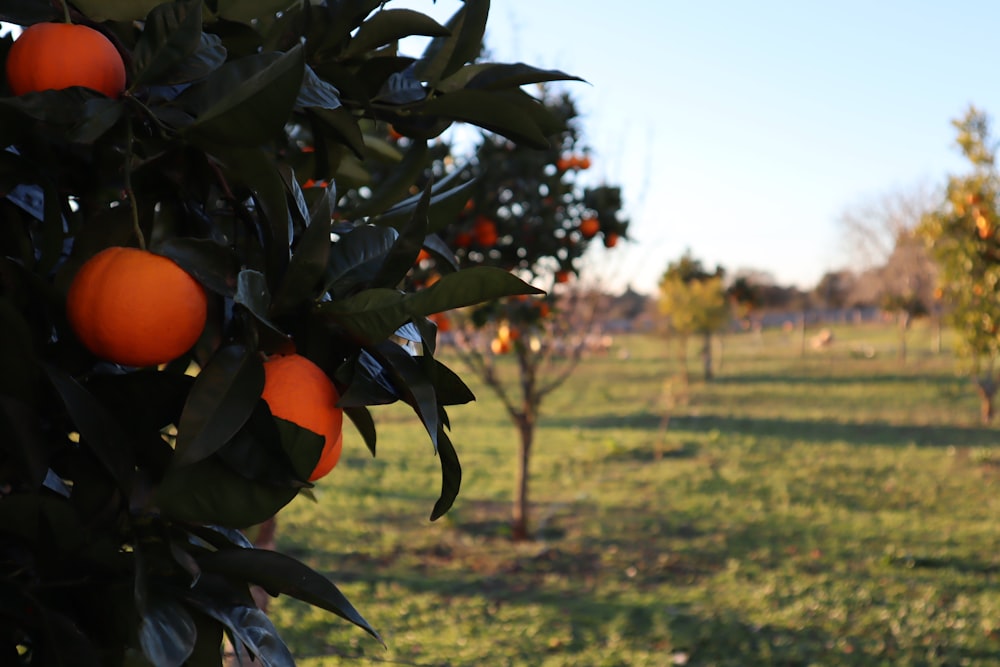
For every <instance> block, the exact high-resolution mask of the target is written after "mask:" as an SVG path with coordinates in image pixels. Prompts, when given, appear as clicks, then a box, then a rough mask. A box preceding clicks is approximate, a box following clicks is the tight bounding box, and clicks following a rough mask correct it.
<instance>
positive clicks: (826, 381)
mask: <svg viewBox="0 0 1000 667" xmlns="http://www.w3.org/2000/svg"><path fill="white" fill-rule="evenodd" d="M914 381H919V382H920V384H922V385H927V386H932V387H937V388H938V389H939V390H940V391H945V392H953V391H965V390H967V389H969V387H971V386H972V384H971V382H970V381H969V380H968V379H967V378H961V377H955V376H953V375H924V374H919V373H913V374H908V373H874V374H872V375H825V374H820V373H817V374H816V375H806V374H801V373H800V372H798V371H796V372H789V373H788V374H784V373H739V374H734V375H718V376H716V377H715V378H713V379H712V384H714V385H745V384H778V385H828V386H831V387H832V386H836V385H878V384H900V383H911V382H914Z"/></svg>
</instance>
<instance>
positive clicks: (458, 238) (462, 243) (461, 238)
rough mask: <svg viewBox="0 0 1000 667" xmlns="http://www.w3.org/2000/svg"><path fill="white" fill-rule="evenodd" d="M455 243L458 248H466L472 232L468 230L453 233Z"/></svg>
mask: <svg viewBox="0 0 1000 667" xmlns="http://www.w3.org/2000/svg"><path fill="white" fill-rule="evenodd" d="M455 245H456V246H457V247H459V248H468V247H469V246H470V245H472V234H470V233H469V232H459V233H458V234H455Z"/></svg>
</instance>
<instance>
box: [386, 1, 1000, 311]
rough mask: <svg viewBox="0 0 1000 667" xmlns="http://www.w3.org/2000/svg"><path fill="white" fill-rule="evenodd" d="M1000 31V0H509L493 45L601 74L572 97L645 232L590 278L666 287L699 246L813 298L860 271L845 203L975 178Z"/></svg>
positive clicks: (501, 7) (995, 98)
mask: <svg viewBox="0 0 1000 667" xmlns="http://www.w3.org/2000/svg"><path fill="white" fill-rule="evenodd" d="M389 6H390V7H399V6H409V7H413V8H415V9H419V10H421V11H424V12H425V13H428V14H431V15H433V16H435V17H436V18H438V19H439V20H441V21H444V20H445V19H446V18H447V17H448V16H450V15H451V13H453V12H454V11H455V9H456V8H457V7H459V6H460V4H459V2H458V0H438V2H437V3H431V2H430V0H426V1H424V2H421V1H420V0H405V1H397V2H391V3H390V4H389ZM995 25H1000V3H991V2H985V1H983V2H971V1H968V0H953V1H951V2H948V3H944V2H930V1H921V0H910V1H903V0H890V1H880V2H872V1H871V0H865V1H862V0H844V1H842V2H838V3H820V2H802V1H798V2H793V1H791V0H781V1H777V0H774V1H765V2H761V3H746V2H737V1H735V0H720V1H716V2H703V3H694V2H681V1H679V0H665V1H663V2H627V1H626V2H619V3H607V2H598V1H597V0H574V1H573V2H566V1H558V0H530V1H529V0H505V1H502V2H501V1H496V2H493V3H492V9H491V12H490V21H489V24H488V29H487V45H488V48H489V49H490V51H491V53H492V54H493V56H494V59H495V60H498V61H501V62H508V61H524V62H527V63H530V64H533V65H538V66H542V67H546V68H557V69H562V70H564V71H566V72H568V73H571V74H575V75H578V76H580V77H582V78H584V79H586V80H587V81H588V83H587V84H583V83H574V84H568V87H569V90H570V91H571V93H573V95H574V97H575V99H576V100H577V102H578V104H579V107H580V109H581V111H582V112H583V116H584V120H583V133H584V139H585V141H586V142H587V143H588V144H589V145H590V146H591V147H592V148H593V151H594V154H595V159H594V165H595V166H594V168H593V170H592V172H593V173H591V174H590V177H591V178H594V179H596V180H599V179H601V178H606V179H607V181H608V182H610V183H616V184H620V185H621V186H622V187H623V196H624V200H625V207H626V213H627V214H628V217H629V218H630V219H631V221H632V226H631V230H630V234H631V236H632V239H633V240H632V242H631V243H629V244H627V245H626V246H625V247H624V248H621V249H616V250H615V251H614V252H611V253H604V252H601V251H598V252H595V253H594V255H593V256H592V257H591V258H590V259H591V261H592V262H593V263H594V264H596V265H598V266H597V267H596V269H595V270H594V271H591V272H592V273H594V272H599V271H607V272H608V273H609V280H611V281H612V282H614V283H616V284H618V285H619V286H622V287H623V286H624V285H625V284H631V285H632V286H633V287H635V288H636V289H638V290H639V291H643V292H653V291H655V288H656V283H657V280H658V278H659V276H660V274H661V273H662V272H663V270H664V269H665V268H666V265H667V263H668V262H669V261H671V260H673V259H676V258H678V257H680V256H681V254H682V253H683V252H684V251H685V250H687V249H690V250H691V252H692V254H693V255H694V256H695V257H697V258H699V259H701V260H702V261H703V262H705V264H706V265H708V266H710V267H714V266H715V265H716V264H720V265H722V266H723V267H724V268H726V270H727V271H728V272H730V273H733V272H736V271H738V270H740V269H754V270H759V271H765V272H768V273H770V274H771V275H773V276H774V278H775V279H776V280H777V282H778V283H780V284H783V285H793V284H794V285H798V286H800V287H803V288H811V287H812V286H813V285H815V284H816V282H818V280H819V279H820V277H821V276H822V275H823V274H824V273H825V272H826V271H830V270H836V269H840V268H843V267H845V266H846V265H847V264H848V262H849V257H848V255H847V253H846V250H845V246H844V243H843V241H842V237H843V235H842V234H841V232H840V230H839V227H838V224H837V219H838V217H839V216H840V214H841V212H842V211H843V210H845V209H846V208H847V207H849V206H851V205H856V204H858V203H859V202H861V201H863V200H866V199H870V198H872V197H876V196H878V195H879V194H881V193H886V192H889V191H892V190H896V189H900V188H907V187H911V186H913V185H914V184H916V183H920V182H923V183H929V184H941V183H943V182H944V181H945V179H946V178H947V175H948V174H949V173H957V172H960V171H962V170H963V169H964V165H963V164H962V161H961V158H960V156H959V154H958V152H957V150H956V149H955V148H954V131H953V128H952V125H951V120H952V119H954V118H956V117H958V116H959V115H961V114H962V113H963V112H964V111H965V110H966V109H967V108H968V106H969V105H970V104H974V105H976V106H977V107H979V108H980V109H982V110H984V111H986V112H987V113H989V114H990V115H995V114H1000V81H998V78H1000V77H998V76H997V74H998V69H997V68H998V64H1000V42H998V40H996V39H995V38H994V35H993V34H992V31H991V30H990V27H991V26H995ZM602 250H603V249H602Z"/></svg>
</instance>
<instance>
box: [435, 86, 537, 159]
mask: <svg viewBox="0 0 1000 667" xmlns="http://www.w3.org/2000/svg"><path fill="white" fill-rule="evenodd" d="M532 100H534V98H532V97H531V96H530V95H527V94H526V93H524V92H523V91H521V90H516V91H509V92H501V91H494V90H470V89H463V90H456V91H454V92H451V93H447V94H445V95H440V96H438V97H435V98H434V99H431V100H428V101H427V102H425V103H424V104H422V105H421V106H420V107H419V113H420V114H421V115H425V116H440V117H443V118H449V119H451V120H457V121H462V122H466V123H472V124H473V125H478V126H479V127H481V128H483V129H486V130H489V131H490V132H495V133H496V134H499V135H501V136H504V137H507V138H508V139H511V140H512V141H515V142H517V143H519V144H525V145H527V146H530V147H532V148H538V149H546V148H549V147H550V144H549V140H548V137H547V136H546V134H545V132H544V131H543V127H542V126H540V125H539V123H538V120H537V118H536V117H535V112H536V111H544V107H542V105H541V103H540V102H538V101H537V100H534V101H532ZM531 105H534V106H537V107H539V109H538V110H536V109H533V108H532V106H531Z"/></svg>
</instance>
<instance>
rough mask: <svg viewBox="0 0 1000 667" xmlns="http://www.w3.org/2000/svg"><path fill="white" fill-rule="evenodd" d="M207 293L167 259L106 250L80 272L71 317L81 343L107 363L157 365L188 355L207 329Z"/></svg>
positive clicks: (71, 289)
mask: <svg viewBox="0 0 1000 667" xmlns="http://www.w3.org/2000/svg"><path fill="white" fill-rule="evenodd" d="M207 313H208V298H207V296H206V295H205V289H204V288H203V287H202V286H201V285H200V284H199V283H198V281H196V280H195V279H194V278H192V277H191V276H190V275H189V274H188V273H187V272H186V271H184V269H182V268H181V267H179V266H178V265H177V264H175V263H174V262H173V260H170V259H168V258H166V257H164V256H162V255H156V254H154V253H152V252H149V251H148V250H139V249H138V248H123V247H118V246H115V247H111V248H106V249H104V250H102V251H101V252H99V253H97V254H96V255H94V256H93V257H91V258H90V259H89V260H87V261H86V262H85V263H84V264H83V266H81V267H80V269H79V271H77V273H76V276H74V278H73V282H72V283H71V284H70V287H69V292H68V293H67V295H66V316H67V318H68V319H69V323H70V326H71V327H72V329H73V331H74V332H75V333H76V336H77V338H79V339H80V342H82V343H83V344H84V346H85V347H86V348H87V349H88V350H90V351H91V352H93V353H94V354H95V355H97V356H98V357H101V358H102V359H107V360H108V361H113V362H115V363H119V364H124V365H126V366H157V365H159V364H164V363H167V362H168V361H172V360H174V359H176V358H177V357H179V356H181V355H182V354H184V353H185V352H187V351H188V350H189V349H190V348H191V346H192V345H194V344H195V341H197V340H198V337H199V336H201V332H202V330H203V329H204V328H205V321H206V319H207Z"/></svg>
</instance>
